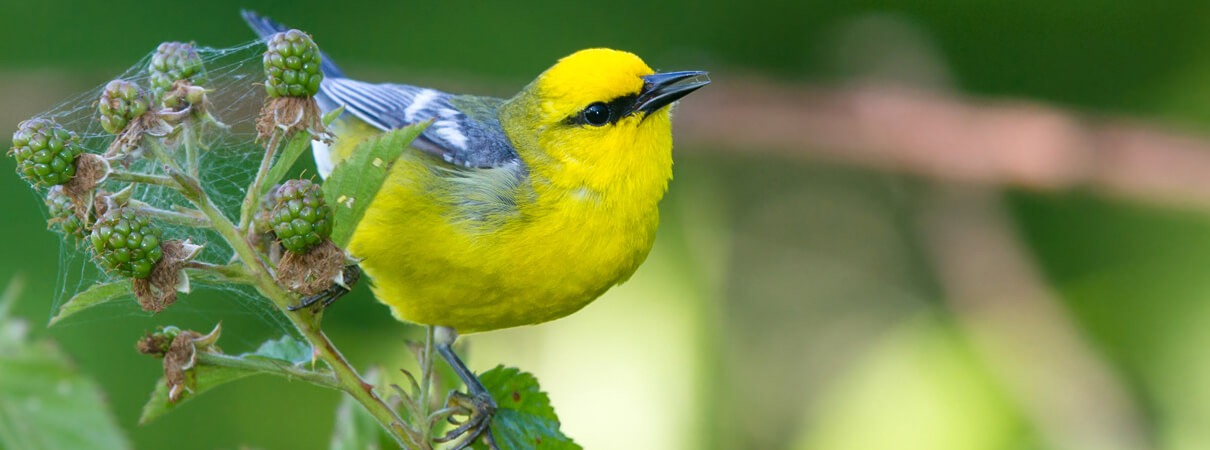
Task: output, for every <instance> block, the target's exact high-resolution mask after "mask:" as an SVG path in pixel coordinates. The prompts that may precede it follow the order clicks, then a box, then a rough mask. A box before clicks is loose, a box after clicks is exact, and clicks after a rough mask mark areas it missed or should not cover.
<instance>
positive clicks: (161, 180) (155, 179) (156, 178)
mask: <svg viewBox="0 0 1210 450" xmlns="http://www.w3.org/2000/svg"><path fill="white" fill-rule="evenodd" d="M108 179H110V180H114V181H123V182H127V183H143V184H151V185H156V186H165V187H171V188H175V187H177V185H176V182H174V181H172V178H169V177H166V176H163V175H151V174H146V173H135V172H126V171H122V170H114V171H112V172H109V176H108Z"/></svg>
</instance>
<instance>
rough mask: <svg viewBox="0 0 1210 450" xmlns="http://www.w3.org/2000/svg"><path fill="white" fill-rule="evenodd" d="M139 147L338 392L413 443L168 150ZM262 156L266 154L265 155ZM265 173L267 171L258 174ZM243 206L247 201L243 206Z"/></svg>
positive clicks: (157, 144) (147, 141) (402, 442)
mask: <svg viewBox="0 0 1210 450" xmlns="http://www.w3.org/2000/svg"><path fill="white" fill-rule="evenodd" d="M144 143H145V145H147V146H148V147H150V148H151V151H152V153H153V154H154V155H155V156H156V158H158V159H159V160H160V162H161V163H163V164H164V166H165V171H166V172H168V175H169V177H171V178H172V179H173V180H174V181H175V182H176V184H177V185H178V188H179V189H180V190H181V193H182V194H183V195H184V196H185V198H186V199H188V200H189V201H190V202H191V203H193V205H194V206H195V207H197V208H198V209H199V210H200V211H201V212H202V214H205V215H206V217H208V218H209V219H210V223H211V226H212V227H213V228H214V230H215V231H217V232H218V233H219V234H220V235H221V236H222V237H223V239H224V240H226V241H227V245H230V246H231V248H232V249H234V250H235V253H236V255H237V256H239V259H240V260H241V261H243V262H244V266H245V267H246V270H247V275H248V276H249V277H250V278H251V285H252V286H253V287H255V288H256V290H257V291H259V292H260V293H261V295H264V296H265V297H266V298H268V299H270V300H272V301H273V304H274V305H277V307H278V309H279V310H281V312H282V313H283V314H285V316H286V317H287V318H289V319H290V322H291V323H293V324H294V327H295V328H297V329H298V331H299V333H301V334H302V335H303V337H305V338H306V339H307V341H308V342H309V343H310V344H311V348H312V349H313V351H314V352H315V357H316V358H318V359H321V360H323V361H324V362H325V363H327V365H328V367H330V368H332V373H333V375H335V377H336V383H335V384H336V386H337V389H340V390H342V391H344V392H345V393H347V394H349V395H351V396H352V397H353V399H354V400H357V402H358V403H361V405H362V406H363V407H364V408H366V410H367V411H369V412H370V414H371V415H373V416H374V418H375V419H376V420H378V423H379V424H381V425H382V426H383V428H385V429H387V431H388V432H390V433H391V436H392V437H394V438H395V441H396V442H397V443H399V445H400V446H404V445H406V444H405V441H414V439H413V437H412V436H408V435H407V433H406V432H405V431H404V428H403V427H401V426H400V425H402V424H403V423H404V421H403V419H401V418H400V417H399V415H398V414H396V413H395V411H394V410H392V409H391V407H390V406H387V404H386V402H384V401H383V400H382V398H381V397H379V396H378V394H376V393H375V392H374V389H373V388H374V387H373V385H370V384H369V383H366V382H365V381H363V380H362V379H361V376H359V375H358V374H357V371H356V370H355V369H353V367H352V366H351V365H349V362H348V361H347V360H345V358H344V356H343V355H341V354H340V351H338V350H336V347H335V346H334V345H332V341H330V340H328V337H327V336H326V335H324V333H323V331H321V330H320V329H319V320H318V317H317V316H316V315H315V314H314V313H312V312H311V311H310V310H306V309H304V310H300V311H290V310H289V309H288V308H289V307H290V306H291V305H292V304H293V303H294V302H296V301H297V300H298V299H297V296H295V295H293V294H291V293H289V292H287V291H285V290H284V289H282V287H281V286H279V285H278V284H277V281H276V280H275V279H274V277H273V275H272V273H271V271H270V270H269V269H268V266H266V265H265V262H264V261H263V260H262V259H261V258H260V256H259V255H258V254H257V253H256V250H255V249H253V248H252V246H251V244H249V243H248V241H247V240H246V239H244V236H243V235H242V234H241V232H240V230H239V229H237V228H236V226H235V224H234V223H232V222H231V221H230V220H229V219H227V216H225V215H223V213H222V212H221V211H219V209H218V207H216V206H215V205H214V202H213V201H211V200H210V197H209V196H208V195H206V192H205V191H204V190H203V189H202V186H201V184H200V183H198V181H197V179H196V178H193V177H190V176H189V175H187V174H185V173H184V172H182V171H181V169H180V166H179V165H178V164H177V163H176V161H175V160H174V159H172V156H171V155H169V154H168V151H167V149H165V148H164V147H163V145H162V144H161V143H160V142H159V141H158V140H156V139H154V138H146V139H144ZM271 145H276V141H274V142H271ZM266 153H267V154H268V153H270V152H269V151H266ZM266 159H271V156H268V157H266ZM265 171H267V169H265V170H264V171H262V172H265ZM257 178H258V179H263V178H264V175H263V174H262V173H258V175H257ZM252 192H257V189H255V188H253V189H251V191H250V192H249V196H251V195H252V194H251V193H252ZM246 205H247V203H245V206H246Z"/></svg>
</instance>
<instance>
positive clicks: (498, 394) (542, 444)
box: [476, 366, 581, 450]
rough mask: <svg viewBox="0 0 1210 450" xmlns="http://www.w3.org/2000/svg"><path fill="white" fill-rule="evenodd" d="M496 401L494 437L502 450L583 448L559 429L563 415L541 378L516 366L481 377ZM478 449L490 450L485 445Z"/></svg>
mask: <svg viewBox="0 0 1210 450" xmlns="http://www.w3.org/2000/svg"><path fill="white" fill-rule="evenodd" d="M479 381H480V382H482V383H483V386H484V387H486V388H487V390H488V391H490V392H491V393H492V398H493V399H495V400H496V406H497V409H496V415H495V416H494V417H493V418H492V434H493V435H495V437H496V443H498V444H500V448H501V450H509V449H528V448H550V449H578V448H581V447H580V446H579V445H577V444H576V443H575V442H573V441H572V440H571V438H569V437H567V436H566V435H564V434H563V432H562V431H560V430H559V416H557V415H555V409H554V407H552V406H550V397H548V396H547V395H546V393H545V392H542V389H541V387H539V386H538V379H537V378H534V376H533V375H531V374H530V373H528V372H522V371H521V369H517V368H515V367H504V366H496V368H494V369H492V370H489V371H487V372H484V373H483V374H482V375H480V376H479ZM476 448H486V447H484V446H483V445H482V444H481V443H477V444H476Z"/></svg>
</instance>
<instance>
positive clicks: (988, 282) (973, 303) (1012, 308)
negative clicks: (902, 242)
mask: <svg viewBox="0 0 1210 450" xmlns="http://www.w3.org/2000/svg"><path fill="white" fill-rule="evenodd" d="M928 200H929V201H928V202H927V204H926V207H925V208H924V214H923V218H924V220H923V222H922V224H921V227H920V230H921V235H922V237H923V238H924V239H923V241H924V243H925V249H926V250H927V251H928V254H929V256H930V257H931V260H932V263H933V265H934V267H935V269H936V271H937V274H938V276H939V278H940V281H941V284H942V287H943V288H944V290H945V291H946V295H945V299H946V301H947V302H948V303H949V305H950V307H951V309H952V310H953V311H954V317H955V318H956V319H957V322H958V324H959V325H960V326H961V328H962V329H963V330H964V331H965V333H966V334H967V335H968V336H969V338H970V340H971V342H972V344H973V347H974V349H975V350H976V352H977V354H978V355H979V356H980V357H981V358H982V360H983V362H984V363H985V364H987V365H988V366H989V367H990V368H991V369H993V373H995V374H996V376H997V377H998V378H999V381H1000V382H1001V383H1003V384H1004V386H1005V387H1006V390H1007V391H1008V392H1009V393H1010V394H1011V395H1012V396H1013V398H1014V400H1016V401H1017V402H1018V403H1019V404H1020V407H1021V409H1022V410H1023V411H1024V412H1025V413H1026V415H1027V417H1028V418H1029V419H1030V420H1032V421H1033V422H1034V423H1035V425H1037V427H1038V430H1039V431H1040V432H1041V434H1042V438H1043V439H1044V440H1045V441H1046V442H1047V443H1048V444H1049V446H1050V447H1053V448H1097V449H1118V450H1133V449H1143V448H1148V447H1149V445H1147V437H1146V432H1145V427H1144V425H1143V420H1142V415H1141V413H1140V412H1139V411H1138V408H1137V406H1136V405H1135V404H1134V402H1133V399H1132V398H1131V396H1130V394H1129V389H1128V388H1127V386H1126V385H1125V384H1124V383H1123V381H1122V380H1121V379H1120V378H1119V377H1118V374H1117V373H1115V372H1114V370H1113V368H1112V367H1111V366H1109V365H1107V364H1105V363H1104V362H1103V361H1101V359H1100V358H1098V357H1097V354H1096V350H1095V349H1094V348H1093V346H1092V344H1090V343H1089V342H1088V341H1087V340H1086V339H1085V338H1084V336H1082V335H1081V333H1080V330H1079V329H1078V327H1077V326H1076V325H1075V324H1074V323H1073V322H1072V319H1071V317H1070V315H1069V314H1068V313H1067V312H1066V311H1064V310H1063V308H1062V307H1061V306H1060V305H1059V299H1058V298H1056V294H1055V293H1054V292H1053V291H1052V290H1051V288H1050V287H1049V286H1047V285H1046V283H1045V281H1044V280H1043V277H1042V275H1041V274H1039V273H1037V271H1036V269H1035V264H1034V263H1033V261H1030V258H1029V256H1028V253H1027V251H1026V250H1025V249H1024V248H1023V247H1022V245H1021V243H1020V242H1019V240H1018V239H1017V237H1016V236H1015V235H1014V233H1013V231H1012V227H1011V225H1009V222H1010V220H1008V217H1007V214H1006V213H1005V212H1004V210H1003V207H1002V206H1001V204H1000V202H999V199H998V198H997V197H996V195H995V194H994V193H993V192H989V191H987V190H971V189H961V190H960V189H953V188H949V189H939V190H938V191H937V192H935V193H934V194H933V195H931V196H929V198H928ZM1043 349H1044V350H1043Z"/></svg>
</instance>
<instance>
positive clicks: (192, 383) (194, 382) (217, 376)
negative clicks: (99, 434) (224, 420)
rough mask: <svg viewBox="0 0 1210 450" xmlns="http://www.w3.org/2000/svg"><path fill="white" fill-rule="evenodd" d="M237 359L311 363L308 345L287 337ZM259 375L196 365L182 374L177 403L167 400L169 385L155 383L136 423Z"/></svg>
mask: <svg viewBox="0 0 1210 450" xmlns="http://www.w3.org/2000/svg"><path fill="white" fill-rule="evenodd" d="M239 357H240V358H258V359H269V360H275V361H280V362H282V363H284V364H289V365H295V364H299V363H302V362H305V361H310V360H311V346H310V345H308V344H307V343H306V342H303V341H300V340H298V339H295V338H293V337H291V336H289V335H287V336H283V337H281V338H280V339H273V340H269V341H265V342H264V343H262V344H261V345H260V347H259V348H257V349H256V351H255V352H252V353H245V354H243V355H239ZM259 373H265V372H261V371H258V370H253V369H245V368H234V367H226V366H212V365H205V364H200V363H199V364H195V365H194V366H193V368H191V369H189V370H186V371H185V376H186V378H187V381H186V383H185V384H186V385H187V386H189V389H188V390H186V391H185V392H184V394H182V395H181V399H180V400H179V401H176V402H172V401H169V399H168V390H169V386H168V382H167V381H166V380H165V379H164V378H163V377H161V378H160V379H159V381H157V382H156V383H155V390H154V391H152V392H151V400H149V401H148V402H147V404H145V405H143V416H142V417H140V418H139V423H140V424H143V423H147V422H150V421H151V420H153V419H155V418H156V417H159V416H162V415H164V414H165V413H167V412H168V411H171V410H172V409H174V408H176V407H177V406H178V405H180V404H181V403H184V402H185V401H186V400H189V399H190V398H193V397H196V396H198V395H199V394H201V393H203V392H206V391H207V390H210V389H211V388H213V387H215V386H218V385H220V384H223V383H227V382H231V381H235V380H238V379H240V378H244V377H246V376H249V375H256V374H259Z"/></svg>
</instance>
